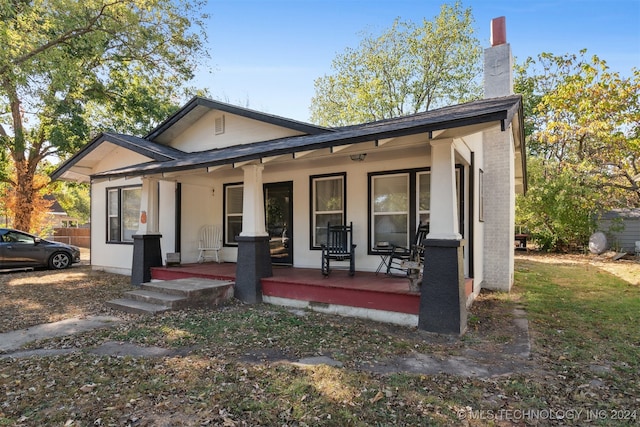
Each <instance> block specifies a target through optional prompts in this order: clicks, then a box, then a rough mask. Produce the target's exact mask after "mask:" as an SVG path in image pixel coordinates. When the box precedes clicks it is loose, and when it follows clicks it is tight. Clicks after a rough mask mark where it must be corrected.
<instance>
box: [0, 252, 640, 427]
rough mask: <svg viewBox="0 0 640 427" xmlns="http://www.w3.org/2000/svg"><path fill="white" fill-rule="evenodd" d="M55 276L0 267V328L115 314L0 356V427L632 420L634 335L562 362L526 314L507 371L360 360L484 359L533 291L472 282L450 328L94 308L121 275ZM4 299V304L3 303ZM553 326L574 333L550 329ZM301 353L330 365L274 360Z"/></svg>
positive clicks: (114, 291) (638, 409) (638, 406)
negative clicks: (460, 333)
mask: <svg viewBox="0 0 640 427" xmlns="http://www.w3.org/2000/svg"><path fill="white" fill-rule="evenodd" d="M526 268H527V269H530V270H531V269H534V268H535V266H534V265H529V264H527V265H526ZM66 273H67V274H69V276H68V277H66V279H63V278H62V276H58V275H57V274H58V273H57V272H35V273H29V274H15V275H14V274H12V275H7V276H2V284H0V291H1V292H2V296H3V299H2V307H0V308H1V311H0V316H2V318H1V319H2V322H3V323H2V325H3V330H10V329H13V328H16V327H25V326H30V325H34V324H36V323H42V322H45V321H54V320H60V319H61V318H67V317H75V316H77V315H89V314H102V313H108V314H111V315H118V316H122V317H123V318H124V319H126V322H123V323H122V324H120V325H118V326H116V327H114V328H111V329H106V330H99V331H93V332H88V333H83V334H78V335H74V336H69V337H61V338H57V339H52V340H47V341H43V342H39V343H34V344H32V346H33V347H34V348H36V347H42V348H45V347H46V348H75V349H76V351H73V352H71V353H69V354H64V355H57V356H49V357H31V358H21V359H11V358H9V359H4V360H0V393H1V395H2V398H0V425H18V426H22V425H23V426H35V425H42V424H48V425H66V426H86V425H95V426H109V425H114V426H156V425H166V426H169V425H171V426H181V425H185V426H186V425H189V426H191V425H215V426H258V425H265V426H274V425H278V426H347V425H353V426H368V425H405V426H414V425H469V426H484V425H498V426H501V425H584V424H587V423H591V424H604V425H637V424H638V422H639V421H640V382H639V378H638V362H637V358H638V355H636V356H635V359H634V356H633V354H625V353H623V351H627V352H631V353H633V349H634V348H635V349H636V350H637V349H638V348H640V342H639V343H635V344H634V343H615V345H620V346H622V344H625V345H626V347H625V348H624V350H622V349H621V350H616V349H613V350H612V353H611V354H618V355H619V356H620V357H619V360H609V359H607V360H599V359H598V356H599V355H597V354H594V355H592V359H591V360H590V361H585V360H575V359H573V358H572V357H571V355H569V354H567V353H565V352H564V351H563V349H562V348H561V346H560V344H561V343H562V337H558V336H556V335H554V336H551V335H549V334H551V333H553V334H557V333H558V332H548V331H547V329H546V328H541V326H542V325H541V324H538V323H537V321H536V320H531V321H530V322H531V329H532V333H533V334H534V338H535V343H534V347H533V355H532V358H531V360H522V364H523V365H528V366H526V369H523V371H521V372H515V373H512V374H507V375H501V376H494V377H484V378H483V377H466V376H460V375H450V374H443V373H439V374H435V375H423V374H410V373H406V372H394V373H384V374H383V373H377V372H375V370H364V369H361V367H362V366H366V365H367V364H369V363H375V362H378V361H383V360H387V359H392V358H394V357H398V356H407V355H411V354H416V353H423V354H430V355H433V356H437V357H442V358H448V357H449V358H451V357H456V356H459V355H460V354H462V353H463V352H467V353H469V352H471V353H473V352H476V353H478V354H483V355H487V354H493V355H495V360H494V362H493V363H500V360H502V359H501V357H502V355H501V354H500V352H501V351H502V349H503V348H504V346H505V345H507V344H508V343H509V341H510V340H511V339H512V337H513V334H514V330H513V329H512V328H513V322H512V321H511V320H512V316H513V308H514V307H515V306H516V305H519V304H525V303H526V300H527V298H531V297H534V296H535V295H527V294H525V292H523V291H522V290H521V288H520V287H517V288H516V290H515V291H514V292H513V293H512V294H510V295H506V294H500V293H493V292H483V293H482V294H481V295H480V297H479V298H478V299H477V300H476V301H475V303H474V305H473V307H472V309H471V313H470V316H469V332H468V333H467V334H466V335H465V336H464V337H463V338H458V337H450V336H438V335H433V334H426V333H423V332H420V331H417V330H416V329H415V328H407V327H400V326H393V325H386V324H381V323H376V322H371V321H367V320H360V319H349V318H342V317H338V316H331V315H326V314H320V313H315V312H303V311H289V310H286V309H284V308H280V307H275V306H269V305H262V304H258V305H244V304H241V303H239V302H237V301H235V302H231V303H229V304H227V305H225V306H222V307H220V308H218V309H216V310H189V311H182V312H174V313H166V314H163V315H160V316H138V315H126V314H119V313H117V312H114V311H110V310H108V309H106V308H104V305H103V303H104V301H106V300H108V299H111V298H114V297H118V296H119V295H120V294H121V293H122V292H123V291H124V290H126V289H128V287H129V285H128V280H129V278H128V277H124V276H117V275H110V274H107V273H100V272H92V271H90V270H89V269H88V268H84V267H82V268H79V269H72V270H69V271H67V272H66ZM531 277H534V274H533V273H532V276H531ZM5 295H6V296H9V295H10V296H11V299H12V300H15V301H17V304H16V305H17V306H19V307H14V306H13V305H12V304H11V303H7V301H6V299H5V298H4V297H5ZM29 306H30V307H31V309H27V310H25V308H26V307H29ZM558 318H559V319H561V318H562V313H558ZM632 320H633V321H634V322H635V321H637V319H636V318H634V319H632ZM558 329H560V328H558ZM569 332H572V333H579V332H580V331H579V330H578V331H566V330H565V331H564V332H563V333H564V334H568V333H569ZM567 339H568V338H567ZM593 339H597V337H594V338H593ZM107 341H118V342H127V343H135V344H138V345H141V346H160V347H164V348H169V349H176V350H179V349H186V350H187V351H185V352H184V353H182V354H180V355H175V356H171V357H132V356H112V355H104V356H102V355H96V354H92V353H90V352H89V351H88V349H89V348H90V347H93V346H98V345H100V344H102V343H104V342H107ZM612 345H614V344H613V343H612ZM634 345H635V347H634ZM616 351H617V352H618V353H616ZM312 356H329V357H331V358H333V359H335V360H337V361H340V362H341V363H342V367H331V366H327V365H317V366H304V367H303V366H298V365H295V364H292V363H290V362H291V361H292V360H297V359H299V358H303V357H312ZM634 361H635V362H634ZM616 418H617V419H616Z"/></svg>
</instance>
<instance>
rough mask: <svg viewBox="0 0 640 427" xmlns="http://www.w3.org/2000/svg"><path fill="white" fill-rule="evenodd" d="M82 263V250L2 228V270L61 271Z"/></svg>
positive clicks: (0, 257) (0, 243) (0, 263)
mask: <svg viewBox="0 0 640 427" xmlns="http://www.w3.org/2000/svg"><path fill="white" fill-rule="evenodd" d="M76 262H80V248H78V247H77V246H72V245H66V244H64V243H59V242H51V241H49V240H45V239H41V238H40V237H38V236H34V235H32V234H29V233H25V232H24V231H19V230H13V229H10V228H0V268H3V269H7V268H22V267H40V266H42V267H48V268H51V269H55V270H59V269H62V268H67V267H69V266H71V264H73V263H76Z"/></svg>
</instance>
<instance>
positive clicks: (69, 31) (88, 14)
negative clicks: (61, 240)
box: [0, 0, 204, 230]
mask: <svg viewBox="0 0 640 427" xmlns="http://www.w3.org/2000/svg"><path fill="white" fill-rule="evenodd" d="M198 1H199V0H115V1H113V0H83V1H81V2H80V1H73V0H72V1H70V0H30V1H27V0H2V2H0V147H2V150H1V155H2V156H4V158H6V159H8V160H9V161H10V162H11V163H12V165H11V166H12V167H11V169H12V170H13V172H14V175H13V176H12V174H10V173H9V169H3V170H0V180H1V181H3V182H6V183H9V184H10V186H11V187H13V191H14V193H15V197H16V200H15V206H14V209H13V211H14V215H15V218H14V226H15V227H16V228H21V229H27V230H28V229H30V227H31V222H32V214H33V206H32V200H33V199H34V196H35V195H36V194H37V193H38V192H39V191H40V190H41V189H42V188H43V187H44V186H45V185H46V182H41V181H40V180H36V179H35V177H36V175H37V174H38V173H40V172H41V171H42V170H43V167H42V165H43V164H44V163H45V160H46V159H47V158H50V157H52V156H56V157H57V158H65V157H66V156H67V155H68V154H69V153H72V152H75V151H76V150H77V149H78V148H80V147H81V146H82V144H84V143H85V142H86V141H87V140H88V139H89V138H90V136H91V134H92V133H93V124H94V123H95V124H96V125H97V126H99V127H100V128H102V129H111V130H119V131H122V132H129V133H134V134H143V133H145V132H146V131H147V130H149V129H150V128H151V127H153V125H154V124H155V123H157V122H159V120H161V119H162V118H164V117H166V116H167V115H168V114H169V112H170V111H172V109H173V108H175V104H176V103H177V102H179V100H180V98H181V97H183V93H181V88H182V85H183V83H185V82H186V81H188V80H189V79H190V78H191V77H192V71H191V70H192V69H193V65H194V58H198V57H202V55H201V52H202V41H203V40H204V35H203V34H202V32H201V31H200V32H198V31H197V30H198V29H200V30H201V28H202V27H201V21H200V18H201V17H202V16H201V15H199V12H198V9H199V7H200V4H199V3H198ZM194 30H195V31H194Z"/></svg>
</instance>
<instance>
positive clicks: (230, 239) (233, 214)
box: [224, 184, 244, 246]
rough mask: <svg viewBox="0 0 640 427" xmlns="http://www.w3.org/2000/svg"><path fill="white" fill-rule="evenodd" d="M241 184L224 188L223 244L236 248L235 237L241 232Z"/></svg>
mask: <svg viewBox="0 0 640 427" xmlns="http://www.w3.org/2000/svg"><path fill="white" fill-rule="evenodd" d="M243 194H244V186H243V185H242V184H228V185H225V187H224V244H225V245H227V246H237V245H238V242H236V236H238V235H239V234H240V233H241V232H242V198H243Z"/></svg>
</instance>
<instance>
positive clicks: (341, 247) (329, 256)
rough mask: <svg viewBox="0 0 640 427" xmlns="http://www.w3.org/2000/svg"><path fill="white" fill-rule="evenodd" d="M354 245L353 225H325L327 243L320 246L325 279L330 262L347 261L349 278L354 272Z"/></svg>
mask: <svg viewBox="0 0 640 427" xmlns="http://www.w3.org/2000/svg"><path fill="white" fill-rule="evenodd" d="M355 250H356V245H354V244H353V223H349V225H331V224H330V223H327V242H326V243H323V244H322V274H323V275H324V276H325V277H327V276H328V275H329V272H330V271H331V268H330V266H329V263H330V260H334V261H349V276H353V275H354V274H355V272H356V262H355V258H356V255H355Z"/></svg>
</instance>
